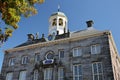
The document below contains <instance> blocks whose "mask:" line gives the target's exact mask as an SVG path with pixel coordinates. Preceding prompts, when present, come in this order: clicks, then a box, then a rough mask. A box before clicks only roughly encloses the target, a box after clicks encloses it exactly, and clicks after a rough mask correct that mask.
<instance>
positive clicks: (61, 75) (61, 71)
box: [58, 67, 64, 80]
mask: <svg viewBox="0 0 120 80" xmlns="http://www.w3.org/2000/svg"><path fill="white" fill-rule="evenodd" d="M58 80H64V68H63V67H59V68H58Z"/></svg>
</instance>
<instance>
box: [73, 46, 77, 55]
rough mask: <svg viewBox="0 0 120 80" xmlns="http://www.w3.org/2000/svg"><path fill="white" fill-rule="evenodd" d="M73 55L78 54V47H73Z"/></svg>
mask: <svg viewBox="0 0 120 80" xmlns="http://www.w3.org/2000/svg"><path fill="white" fill-rule="evenodd" d="M73 56H78V48H74V49H73Z"/></svg>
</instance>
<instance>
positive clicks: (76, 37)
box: [4, 31, 109, 53]
mask: <svg viewBox="0 0 120 80" xmlns="http://www.w3.org/2000/svg"><path fill="white" fill-rule="evenodd" d="M105 32H108V33H109V31H102V32H98V33H94V34H88V35H86V36H80V35H78V36H74V37H69V38H64V39H59V40H54V41H48V42H42V43H36V44H31V45H27V46H22V47H17V48H12V49H7V50H5V51H4V53H10V52H16V51H21V50H26V49H34V48H37V47H45V46H50V45H54V44H61V43H66V42H71V41H77V40H82V39H86V38H90V37H96V36H100V35H104V33H105Z"/></svg>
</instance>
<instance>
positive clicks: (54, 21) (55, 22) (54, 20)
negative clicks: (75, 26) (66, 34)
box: [52, 18, 57, 26]
mask: <svg viewBox="0 0 120 80" xmlns="http://www.w3.org/2000/svg"><path fill="white" fill-rule="evenodd" d="M56 25H57V19H56V18H55V19H53V23H52V26H56Z"/></svg>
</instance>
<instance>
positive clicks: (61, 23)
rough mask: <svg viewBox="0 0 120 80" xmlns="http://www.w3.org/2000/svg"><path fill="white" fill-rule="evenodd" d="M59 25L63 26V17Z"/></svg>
mask: <svg viewBox="0 0 120 80" xmlns="http://www.w3.org/2000/svg"><path fill="white" fill-rule="evenodd" d="M59 26H63V19H61V18H60V19H59Z"/></svg>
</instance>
